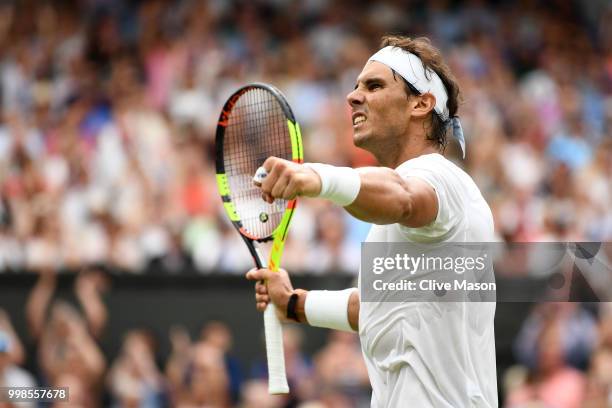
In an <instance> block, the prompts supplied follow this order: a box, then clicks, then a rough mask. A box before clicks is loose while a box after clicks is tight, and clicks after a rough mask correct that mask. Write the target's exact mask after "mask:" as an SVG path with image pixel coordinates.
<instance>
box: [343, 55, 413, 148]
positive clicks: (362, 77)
mask: <svg viewBox="0 0 612 408" xmlns="http://www.w3.org/2000/svg"><path fill="white" fill-rule="evenodd" d="M346 99H347V102H348V103H349V105H350V106H351V110H352V116H351V118H352V121H353V140H354V143H355V146H358V147H361V148H363V149H366V150H369V151H370V152H372V153H375V154H376V153H377V152H381V149H382V151H384V150H387V149H389V148H394V147H395V146H399V145H400V144H401V143H402V142H401V140H400V139H401V138H403V137H405V136H406V134H407V130H408V123H409V121H410V112H411V111H412V104H411V103H410V102H411V100H410V99H409V98H408V96H407V95H406V90H405V87H404V82H403V81H402V79H401V77H399V76H396V77H394V76H393V72H392V71H391V69H390V68H389V67H387V66H386V65H384V64H382V63H380V62H377V61H370V62H368V63H367V64H366V66H365V67H364V68H363V70H362V71H361V73H360V74H359V76H358V77H357V84H356V85H355V89H354V90H353V91H352V92H351V93H349V94H348V95H347V96H346Z"/></svg>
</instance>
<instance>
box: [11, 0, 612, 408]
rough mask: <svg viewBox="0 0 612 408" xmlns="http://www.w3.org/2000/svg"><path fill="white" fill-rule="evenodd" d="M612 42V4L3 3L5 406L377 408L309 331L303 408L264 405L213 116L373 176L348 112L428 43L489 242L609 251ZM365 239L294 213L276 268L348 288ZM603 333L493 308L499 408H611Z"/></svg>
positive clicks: (330, 339) (298, 369)
mask: <svg viewBox="0 0 612 408" xmlns="http://www.w3.org/2000/svg"><path fill="white" fill-rule="evenodd" d="M611 21H612V2H610V1H608V0H592V1H588V2H580V1H569V0H557V1H535V0H522V1H510V0H508V1H502V0H499V1H482V0H469V1H450V0H431V1H420V0H414V1H380V2H369V1H331V0H305V1H300V2H296V1H290V0H255V1H224V0H211V1H191V0H182V1H169V0H150V1H135V0H132V1H129V0H125V1H119V0H81V1H79V0H57V1H35V0H29V1H28V0H23V1H7V0H3V1H0V98H1V99H0V100H1V105H0V106H1V110H0V386H2V385H6V386H9V385H10V386H17V385H21V386H25V385H32V384H40V385H57V386H59V385H61V386H69V387H70V397H71V402H70V404H69V406H74V407H79V406H82V407H97V406H116V407H163V406H177V407H233V406H239V407H283V406H300V407H302V408H306V407H351V406H368V401H369V393H370V391H369V384H368V380H367V374H366V372H365V368H364V366H363V363H362V361H361V356H360V349H359V343H358V339H357V338H356V337H355V336H354V335H350V334H343V333H335V332H326V331H324V330H315V329H310V328H301V327H297V326H288V327H290V328H288V329H287V330H286V342H285V344H286V353H287V357H286V358H287V361H288V371H289V377H290V380H291V385H292V389H293V390H294V391H293V393H292V395H291V396H290V397H288V398H282V397H269V396H267V392H266V387H267V386H266V370H265V365H264V359H263V357H264V356H263V346H262V344H263V343H262V339H261V327H262V324H261V316H259V315H258V314H257V313H256V312H255V311H254V302H252V299H253V295H252V291H251V285H250V284H249V283H247V282H243V279H242V275H243V274H244V273H245V272H246V271H247V270H248V269H249V268H250V267H251V266H252V260H251V259H250V257H249V254H248V251H247V250H246V248H245V247H244V245H243V243H242V242H241V239H240V237H239V236H238V234H236V232H235V231H234V230H233V229H232V228H231V226H230V225H228V223H227V222H226V220H225V214H224V213H223V210H222V207H221V205H220V204H221V202H220V199H219V198H218V195H217V193H216V185H215V178H214V166H213V156H214V130H215V126H216V119H217V117H218V113H219V111H220V108H221V106H222V104H223V102H224V101H225V99H226V98H227V96H229V95H230V94H231V92H232V91H234V90H235V89H236V88H237V87H239V86H240V85H243V84H245V83H248V82H253V81H262V82H269V83H272V84H274V85H276V86H277V87H279V88H280V89H281V90H282V91H283V92H284V93H285V95H286V96H287V98H288V100H289V103H290V104H291V106H292V107H293V110H294V112H295V114H296V116H297V118H298V120H299V122H300V123H301V126H302V130H303V135H304V142H305V149H304V150H305V153H306V160H307V161H318V162H326V163H331V164H335V165H350V166H354V167H358V166H366V165H374V164H375V162H374V160H373V158H372V157H371V156H370V155H368V154H367V153H365V152H363V151H360V150H357V149H355V148H354V147H353V146H352V129H351V124H350V114H349V109H348V105H347V104H346V100H345V95H346V94H347V93H348V92H349V91H350V90H351V89H352V88H353V86H354V81H355V78H356V77H357V75H358V73H359V72H360V70H361V69H362V67H363V64H364V62H365V61H366V60H367V58H368V57H369V56H370V55H371V54H372V53H373V52H374V51H375V50H377V48H378V44H379V41H380V37H381V36H382V35H383V34H387V33H404V34H409V35H412V36H421V35H425V36H428V37H430V38H431V39H432V41H433V42H434V44H435V45H436V46H438V47H440V48H441V49H442V51H443V54H444V55H445V56H446V59H447V61H448V63H449V64H450V65H451V67H452V69H453V71H454V73H455V75H456V76H457V77H458V79H459V82H460V84H461V86H462V91H463V104H462V105H461V107H460V110H459V114H460V117H461V120H462V124H463V127H464V131H465V134H466V139H467V159H466V160H465V161H464V162H462V163H461V165H462V166H463V167H464V168H465V169H466V170H467V171H468V172H469V173H470V174H471V175H472V177H473V178H474V179H475V180H476V182H477V184H478V185H479V186H480V188H481V190H482V192H483V194H484V196H485V198H486V199H487V201H488V202H489V204H490V206H491V208H492V210H493V213H494V217H495V224H496V233H497V235H498V237H499V239H500V240H505V241H509V242H530V241H610V240H611V238H612V210H611V209H612V181H611V180H612V177H611V176H612V24H610V22H611ZM323 225H324V226H325V228H321V226H323ZM367 231H368V225H366V224H363V223H360V222H357V221H355V220H353V219H351V218H350V217H349V216H347V215H346V214H345V213H343V212H342V211H341V210H339V209H337V208H334V207H331V206H329V205H328V204H326V203H325V202H321V201H317V200H302V201H301V202H300V203H299V205H298V211H297V215H296V217H295V218H294V222H293V225H292V230H291V236H293V237H299V238H300V239H299V240H297V239H294V240H291V237H290V239H289V242H288V244H287V249H286V251H285V255H284V259H283V264H284V266H285V267H286V268H287V269H288V270H289V271H290V273H291V274H292V275H294V276H297V277H298V279H297V281H296V286H302V287H306V288H313V289H314V288H329V289H334V288H342V287H346V286H347V285H350V284H351V282H352V280H353V279H354V277H355V276H356V274H357V270H358V266H359V256H360V243H361V241H362V240H363V239H364V237H365V235H366V234H367ZM611 312H612V307H610V306H609V305H608V304H604V303H600V304H589V305H584V304H579V303H559V304H554V303H548V304H545V305H539V306H536V305H530V304H512V305H503V304H500V305H499V306H498V314H497V317H496V333H497V337H498V340H497V348H498V365H499V367H498V377H499V391H500V401H502V404H503V405H504V406H508V407H524V406H537V407H561V408H563V407H581V406H584V407H606V406H612V393H611V391H612V388H611V385H612V313H611ZM5 406H6V404H4V405H3V403H2V402H0V407H5Z"/></svg>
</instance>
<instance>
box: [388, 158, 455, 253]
mask: <svg viewBox="0 0 612 408" xmlns="http://www.w3.org/2000/svg"><path fill="white" fill-rule="evenodd" d="M396 171H397V172H398V173H399V174H400V176H401V177H402V178H404V179H407V180H409V179H410V178H411V177H416V178H418V179H420V180H423V181H425V182H426V183H428V184H429V185H431V186H432V187H433V189H434V191H435V192H436V197H437V198H438V214H437V216H436V219H435V220H434V221H433V222H432V223H431V224H429V225H426V226H424V227H420V228H410V227H406V226H403V225H400V224H398V228H400V231H401V232H402V234H404V235H405V236H406V237H407V238H408V239H410V240H413V241H417V242H428V241H438V240H441V239H444V238H445V237H447V236H449V235H450V234H452V232H453V231H454V230H455V228H457V226H458V224H459V223H460V221H461V218H462V217H461V215H462V213H463V209H462V205H461V201H460V200H459V199H457V193H456V191H455V189H454V188H453V186H452V182H453V180H454V177H453V175H452V174H446V173H447V171H445V168H444V167H442V166H440V164H439V163H436V162H434V161H433V160H428V159H426V158H423V159H421V158H419V159H415V160H410V161H409V162H406V163H404V164H402V165H401V166H400V167H398V168H397V170H396Z"/></svg>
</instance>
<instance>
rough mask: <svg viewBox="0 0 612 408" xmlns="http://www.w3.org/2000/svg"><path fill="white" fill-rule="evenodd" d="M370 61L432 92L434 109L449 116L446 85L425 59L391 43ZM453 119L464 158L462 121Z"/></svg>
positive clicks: (453, 128)
mask: <svg viewBox="0 0 612 408" xmlns="http://www.w3.org/2000/svg"><path fill="white" fill-rule="evenodd" d="M368 61H377V62H380V63H383V64H385V65H386V66H388V67H389V68H391V69H392V70H394V71H395V72H397V73H398V74H399V75H401V76H402V78H404V79H405V80H406V81H408V83H409V84H410V85H412V86H413V87H414V88H415V89H416V90H417V91H419V92H420V93H421V94H424V93H430V94H432V95H433V96H434V97H435V98H436V106H435V107H434V110H435V111H436V113H437V114H438V115H439V116H440V119H442V120H443V121H446V120H447V119H448V118H449V112H448V107H447V106H446V102H447V101H448V94H447V93H446V87H445V86H444V83H443V82H442V80H441V79H440V76H438V74H437V73H436V72H435V71H434V70H433V69H430V68H425V67H424V65H423V61H421V59H420V58H419V57H417V56H416V55H414V54H412V53H410V52H408V51H404V50H403V49H401V48H399V47H393V46H391V45H389V46H387V47H385V48H381V49H380V50H378V52H376V54H374V55H372V56H371V57H370V59H369V60H368ZM451 119H452V120H451V122H450V126H451V130H452V132H453V135H454V136H455V138H456V139H457V141H458V142H459V145H460V146H461V153H462V154H463V158H465V137H464V136H463V129H462V127H461V122H460V121H459V118H458V117H456V116H455V117H453V118H451Z"/></svg>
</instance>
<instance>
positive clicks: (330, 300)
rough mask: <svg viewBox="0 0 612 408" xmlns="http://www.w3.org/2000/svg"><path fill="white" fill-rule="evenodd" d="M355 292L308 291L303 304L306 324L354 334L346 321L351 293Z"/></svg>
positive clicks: (349, 290)
mask: <svg viewBox="0 0 612 408" xmlns="http://www.w3.org/2000/svg"><path fill="white" fill-rule="evenodd" d="M355 290H357V289H356V288H349V289H344V290H311V291H308V294H307V295H306V303H305V304H304V313H305V315H306V320H307V321H308V324H310V325H311V326H315V327H325V328H327V329H334V330H342V331H350V332H354V331H355V330H353V328H352V327H351V325H350V323H349V320H348V305H349V299H350V297H351V293H353V292H354V291H355Z"/></svg>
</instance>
